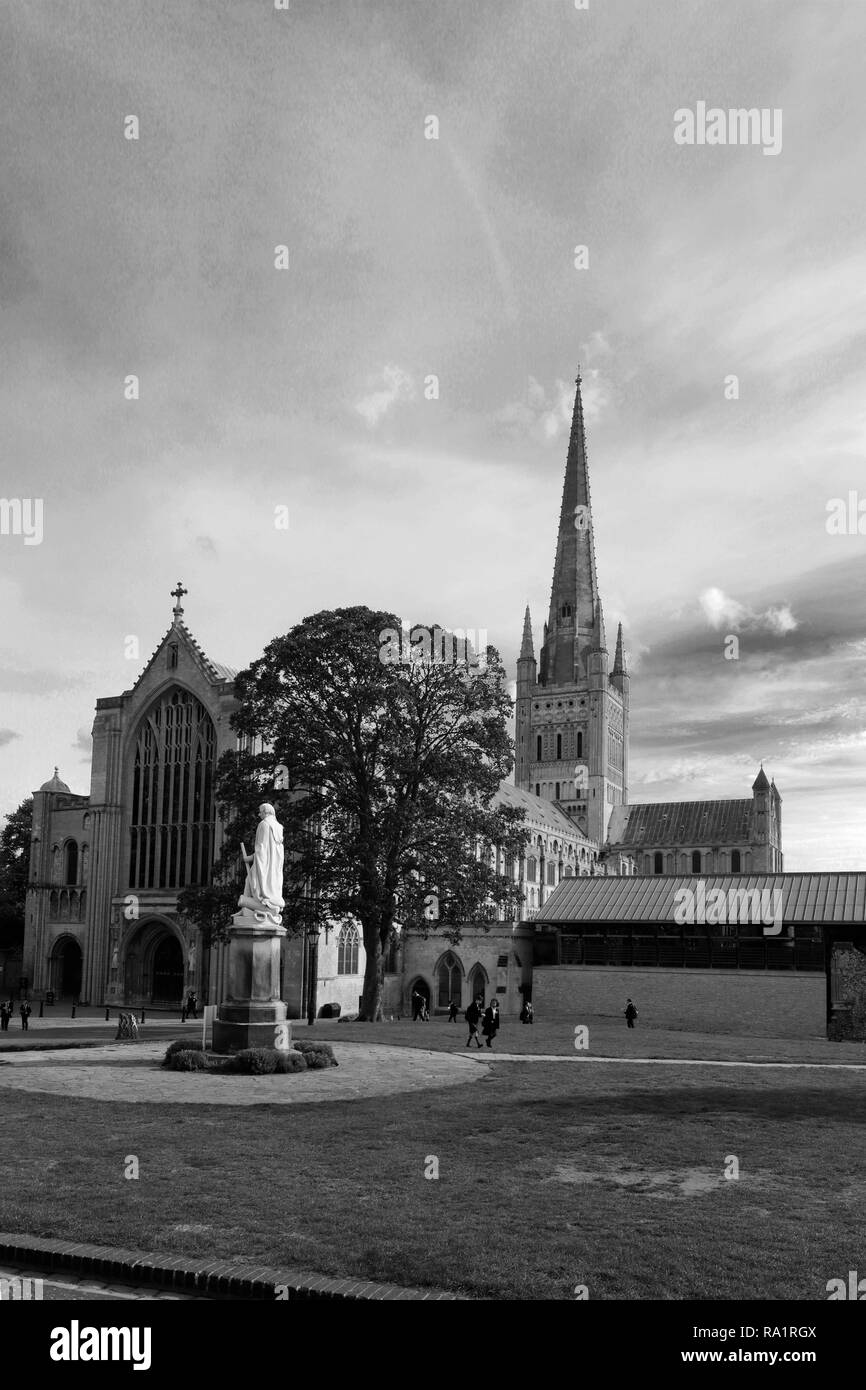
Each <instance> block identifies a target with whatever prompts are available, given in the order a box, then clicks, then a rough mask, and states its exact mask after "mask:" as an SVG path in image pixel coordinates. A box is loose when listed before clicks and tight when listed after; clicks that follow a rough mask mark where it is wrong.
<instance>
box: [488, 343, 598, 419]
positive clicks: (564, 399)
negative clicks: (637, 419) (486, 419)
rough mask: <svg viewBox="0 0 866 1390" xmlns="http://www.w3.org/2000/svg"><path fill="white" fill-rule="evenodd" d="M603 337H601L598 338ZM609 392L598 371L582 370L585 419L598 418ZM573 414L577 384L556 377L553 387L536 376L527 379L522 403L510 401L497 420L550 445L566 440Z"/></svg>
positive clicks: (497, 415)
mask: <svg viewBox="0 0 866 1390" xmlns="http://www.w3.org/2000/svg"><path fill="white" fill-rule="evenodd" d="M596 336H597V337H599V338H600V337H601V335H600V334H597V335H596ZM609 396H610V393H609V390H608V387H607V385H606V384H605V382H604V381H603V379H602V377H601V374H600V372H599V371H598V370H597V369H596V368H592V367H591V368H589V369H587V368H585V367H582V368H581V399H582V401H583V416H584V420H587V421H588V420H595V419H598V417H599V415H601V414H602V413H603V411H604V408H605V406H606V405H607V403H608V400H609ZM573 414H574V383H573V382H571V381H564V380H563V379H562V377H557V378H556V380H555V381H554V383H553V386H552V387H546V386H543V385H542V383H541V382H540V381H538V380H537V378H536V377H534V376H530V377H529V378H528V380H527V386H526V395H525V397H524V398H523V400H519V401H509V403H508V404H507V405H505V406H503V407H502V409H501V410H499V411H498V412H497V414H496V416H495V417H494V418H495V420H496V421H497V422H498V423H499V424H501V425H506V426H509V427H510V428H512V429H514V430H515V431H517V432H519V433H526V434H529V435H531V436H532V438H533V439H536V440H540V441H543V442H544V443H551V442H553V441H555V440H557V439H562V438H567V436H568V434H569V433H570V431H571V420H572V416H573Z"/></svg>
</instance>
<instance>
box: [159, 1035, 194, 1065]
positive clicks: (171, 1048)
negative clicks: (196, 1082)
mask: <svg viewBox="0 0 866 1390" xmlns="http://www.w3.org/2000/svg"><path fill="white" fill-rule="evenodd" d="M202 1050H203V1049H202V1045H201V1043H200V1042H196V1041H195V1040H194V1039H193V1038H180V1039H179V1040H178V1041H177V1042H173V1043H169V1045H168V1047H167V1048H166V1049H165V1060H164V1061H163V1064H162V1065H163V1066H164V1067H167V1066H168V1065H169V1063H170V1061H171V1059H172V1057H174V1056H176V1054H177V1053H178V1052H201V1051H202ZM187 1071H189V1067H187Z"/></svg>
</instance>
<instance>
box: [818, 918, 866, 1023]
mask: <svg viewBox="0 0 866 1390" xmlns="http://www.w3.org/2000/svg"><path fill="white" fill-rule="evenodd" d="M831 971H832V978H833V1009H832V1012H831V1015H830V1026H829V1028H828V1030H827V1031H828V1035H829V1036H830V1037H831V1038H835V1039H839V1040H843V1041H849V1040H850V1041H852V1042H863V1041H866V949H859V950H858V948H857V947H856V946H855V945H854V943H853V942H850V941H837V942H835V943H834V945H833V951H832V955H831Z"/></svg>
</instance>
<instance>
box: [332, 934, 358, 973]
mask: <svg viewBox="0 0 866 1390" xmlns="http://www.w3.org/2000/svg"><path fill="white" fill-rule="evenodd" d="M359 943H360V936H359V934H358V928H357V927H356V926H355V925H354V924H353V923H351V922H347V923H346V925H345V926H344V927H343V929H342V931H341V932H340V935H339V937H338V939H337V974H338V975H357V973H358V946H359Z"/></svg>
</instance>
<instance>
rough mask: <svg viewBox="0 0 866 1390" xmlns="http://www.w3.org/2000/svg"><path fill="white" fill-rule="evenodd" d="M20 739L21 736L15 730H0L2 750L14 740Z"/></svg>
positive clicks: (0, 746)
mask: <svg viewBox="0 0 866 1390" xmlns="http://www.w3.org/2000/svg"><path fill="white" fill-rule="evenodd" d="M20 737H21V735H20V734H17V733H16V732H15V730H14V729H0V748H3V747H4V746H5V744H7V743H11V742H12V740H13V739H15V738H20Z"/></svg>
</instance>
